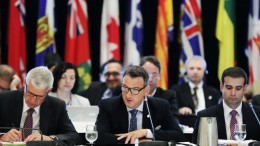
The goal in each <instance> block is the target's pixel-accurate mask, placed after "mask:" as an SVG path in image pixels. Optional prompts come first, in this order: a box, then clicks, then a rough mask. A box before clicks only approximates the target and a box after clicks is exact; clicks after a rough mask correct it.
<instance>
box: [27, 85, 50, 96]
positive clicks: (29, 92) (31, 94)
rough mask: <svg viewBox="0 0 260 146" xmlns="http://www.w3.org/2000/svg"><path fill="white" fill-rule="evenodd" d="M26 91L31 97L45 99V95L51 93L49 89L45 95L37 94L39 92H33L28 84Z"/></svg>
mask: <svg viewBox="0 0 260 146" xmlns="http://www.w3.org/2000/svg"><path fill="white" fill-rule="evenodd" d="M26 93H27V95H28V96H30V97H35V98H37V99H41V100H43V99H45V96H47V94H48V93H49V91H48V92H47V93H46V94H45V95H37V94H34V93H32V92H31V91H30V90H29V89H28V85H27V84H26Z"/></svg>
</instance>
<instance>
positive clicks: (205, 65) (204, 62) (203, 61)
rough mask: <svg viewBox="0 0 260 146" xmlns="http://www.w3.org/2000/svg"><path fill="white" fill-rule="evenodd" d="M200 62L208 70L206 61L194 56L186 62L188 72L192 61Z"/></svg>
mask: <svg viewBox="0 0 260 146" xmlns="http://www.w3.org/2000/svg"><path fill="white" fill-rule="evenodd" d="M195 60H196V61H200V62H201V63H202V67H203V69H204V70H206V69H207V63H206V61H205V59H204V58H203V57H202V56H198V55H194V56H192V57H191V58H189V59H187V60H186V62H185V68H186V70H187V69H188V65H189V63H190V62H191V61H195Z"/></svg>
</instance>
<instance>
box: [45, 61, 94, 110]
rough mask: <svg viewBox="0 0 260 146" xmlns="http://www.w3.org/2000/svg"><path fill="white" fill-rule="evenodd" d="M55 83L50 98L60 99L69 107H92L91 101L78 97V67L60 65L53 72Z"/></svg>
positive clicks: (65, 63) (63, 63)
mask: <svg viewBox="0 0 260 146" xmlns="http://www.w3.org/2000/svg"><path fill="white" fill-rule="evenodd" d="M53 76H54V83H53V89H52V92H50V93H49V95H50V96H54V97H58V98H60V99H62V100H64V101H65V102H66V105H67V106H90V103H89V100H88V99H87V98H85V97H82V96H80V95H77V94H75V93H77V90H78V86H79V75H78V70H77V68H76V66H74V65H73V64H71V63H68V62H62V63H60V64H58V65H57V66H56V67H55V69H54V70H53Z"/></svg>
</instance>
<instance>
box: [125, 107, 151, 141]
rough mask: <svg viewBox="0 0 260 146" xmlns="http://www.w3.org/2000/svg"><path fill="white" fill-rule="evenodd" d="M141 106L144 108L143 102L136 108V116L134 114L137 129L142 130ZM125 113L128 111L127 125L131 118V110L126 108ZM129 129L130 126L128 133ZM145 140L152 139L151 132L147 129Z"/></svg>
mask: <svg viewBox="0 0 260 146" xmlns="http://www.w3.org/2000/svg"><path fill="white" fill-rule="evenodd" d="M143 106H144V102H142V103H141V104H140V105H139V106H138V107H137V108H136V110H138V112H137V114H136V119H137V129H143V127H142V125H143ZM126 108H127V111H128V123H130V119H131V117H132V115H131V113H130V111H131V110H133V109H131V108H129V107H126ZM129 127H130V124H129V125H128V131H129ZM146 138H153V133H152V132H151V130H150V129H147V135H146Z"/></svg>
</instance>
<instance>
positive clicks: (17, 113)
mask: <svg viewBox="0 0 260 146" xmlns="http://www.w3.org/2000/svg"><path fill="white" fill-rule="evenodd" d="M18 94H19V95H15V96H18V97H19V98H13V99H14V100H15V101H13V102H12V106H11V108H10V111H11V113H13V116H10V118H11V119H12V120H11V121H10V122H11V123H10V126H11V127H20V122H21V119H22V112H23V98H24V97H23V92H19V93H18Z"/></svg>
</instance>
